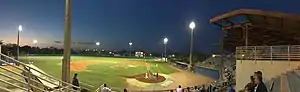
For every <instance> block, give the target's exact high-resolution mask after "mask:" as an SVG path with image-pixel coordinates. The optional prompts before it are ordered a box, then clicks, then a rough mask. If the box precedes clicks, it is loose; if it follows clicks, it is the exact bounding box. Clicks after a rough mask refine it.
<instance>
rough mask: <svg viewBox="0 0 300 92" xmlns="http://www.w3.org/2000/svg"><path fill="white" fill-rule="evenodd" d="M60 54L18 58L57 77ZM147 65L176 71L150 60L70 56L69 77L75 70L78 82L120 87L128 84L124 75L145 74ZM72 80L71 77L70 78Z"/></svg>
mask: <svg viewBox="0 0 300 92" xmlns="http://www.w3.org/2000/svg"><path fill="white" fill-rule="evenodd" d="M61 60H62V57H61V56H31V57H23V58H22V60H21V61H23V62H28V61H32V62H33V64H34V65H35V66H37V67H38V68H40V69H41V70H43V71H45V72H46V73H48V74H50V75H52V76H54V77H57V78H59V79H60V78H61V71H62V70H61V65H62V63H61ZM147 66H149V67H150V69H151V71H152V72H158V73H162V74H171V73H174V72H177V70H175V69H174V68H172V67H170V66H169V65H168V64H167V63H163V62H157V61H152V60H150V59H147V60H144V59H134V58H132V59H131V58H109V57H88V56H72V57H71V72H72V74H71V77H73V74H74V73H78V75H79V76H78V77H79V81H81V82H83V83H87V84H90V85H93V86H95V87H99V86H100V85H101V84H103V83H106V84H108V85H109V86H111V87H116V88H120V89H123V88H125V87H127V86H128V83H127V82H126V78H124V76H134V75H137V74H141V73H145V72H146V67H147ZM71 79H72V78H71Z"/></svg>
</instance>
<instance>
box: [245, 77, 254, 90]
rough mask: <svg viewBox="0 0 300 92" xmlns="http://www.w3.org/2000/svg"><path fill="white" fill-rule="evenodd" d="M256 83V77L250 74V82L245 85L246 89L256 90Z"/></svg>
mask: <svg viewBox="0 0 300 92" xmlns="http://www.w3.org/2000/svg"><path fill="white" fill-rule="evenodd" d="M254 87H255V83H254V77H253V76H250V82H249V83H248V84H247V85H246V86H245V90H247V91H250V92H252V91H254Z"/></svg>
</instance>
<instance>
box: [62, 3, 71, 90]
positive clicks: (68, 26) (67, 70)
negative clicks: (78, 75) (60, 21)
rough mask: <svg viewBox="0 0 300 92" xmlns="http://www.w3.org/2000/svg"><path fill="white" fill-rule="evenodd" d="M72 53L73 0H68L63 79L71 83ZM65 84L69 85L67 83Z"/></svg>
mask: <svg viewBox="0 0 300 92" xmlns="http://www.w3.org/2000/svg"><path fill="white" fill-rule="evenodd" d="M70 54H71V0H66V10H65V36H64V55H63V59H62V81H64V82H67V83H70ZM63 86H67V85H66V84H65V85H63Z"/></svg>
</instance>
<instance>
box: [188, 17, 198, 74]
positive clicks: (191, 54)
mask: <svg viewBox="0 0 300 92" xmlns="http://www.w3.org/2000/svg"><path fill="white" fill-rule="evenodd" d="M189 27H190V29H191V42H190V58H189V60H190V64H189V67H188V68H189V69H190V70H191V71H192V68H193V67H192V63H193V37H194V28H195V27H196V24H195V23H194V22H193V21H192V22H191V23H190V25H189Z"/></svg>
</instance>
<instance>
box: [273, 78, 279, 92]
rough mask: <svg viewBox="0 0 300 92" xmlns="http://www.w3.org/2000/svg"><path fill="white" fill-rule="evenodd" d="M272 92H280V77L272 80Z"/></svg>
mask: <svg viewBox="0 0 300 92" xmlns="http://www.w3.org/2000/svg"><path fill="white" fill-rule="evenodd" d="M273 92H281V77H280V76H278V77H276V78H275V79H274V86H273Z"/></svg>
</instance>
